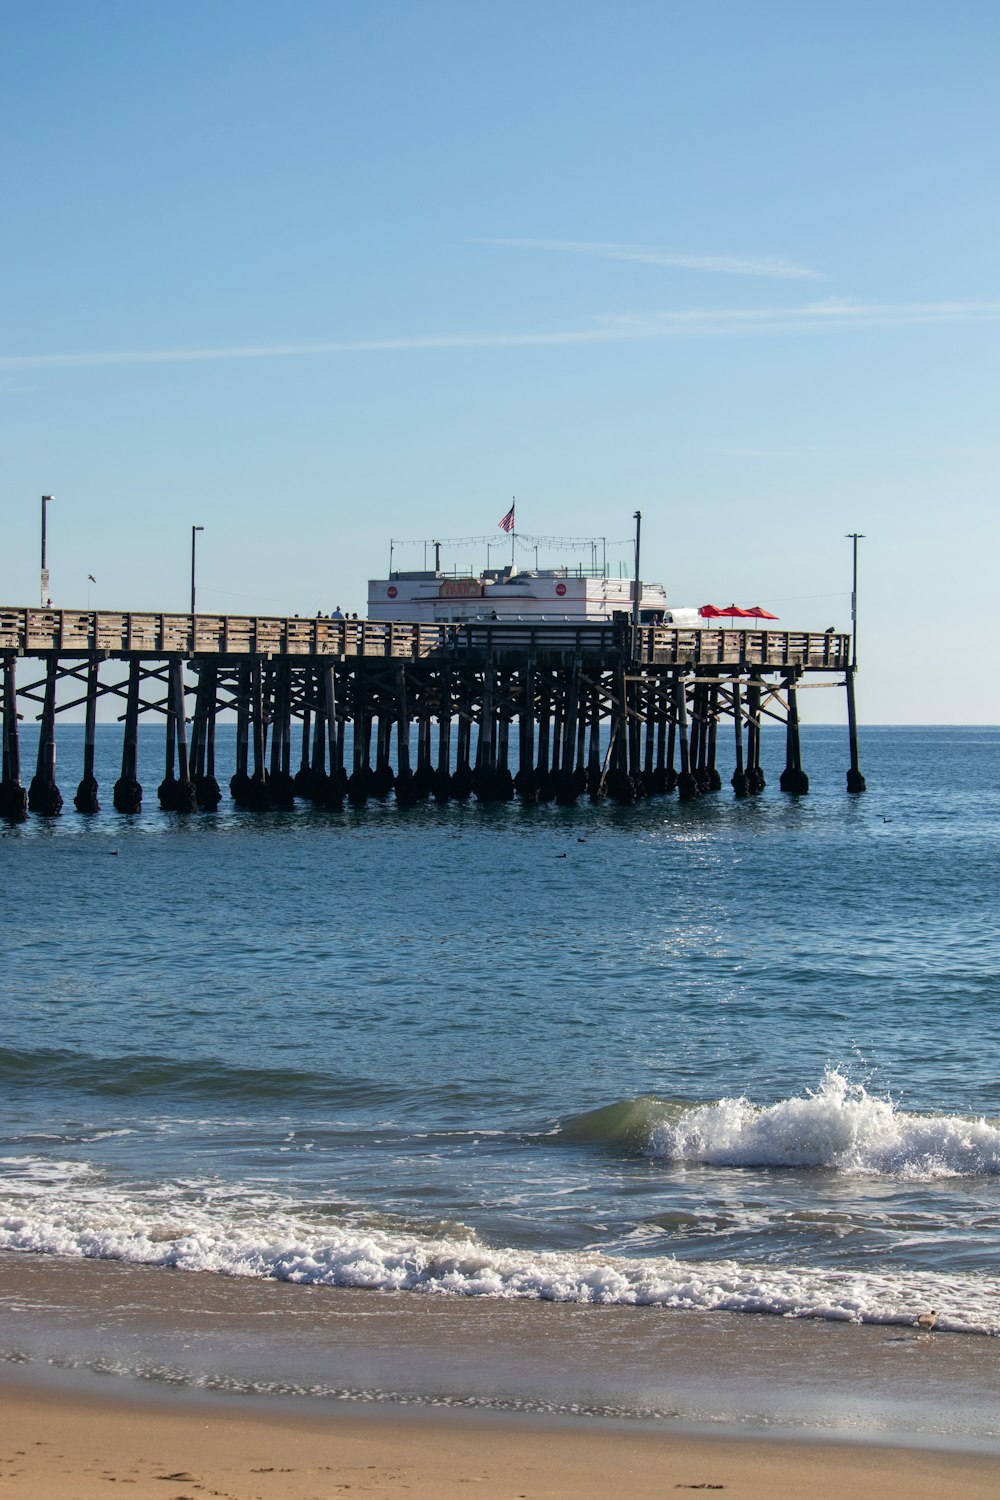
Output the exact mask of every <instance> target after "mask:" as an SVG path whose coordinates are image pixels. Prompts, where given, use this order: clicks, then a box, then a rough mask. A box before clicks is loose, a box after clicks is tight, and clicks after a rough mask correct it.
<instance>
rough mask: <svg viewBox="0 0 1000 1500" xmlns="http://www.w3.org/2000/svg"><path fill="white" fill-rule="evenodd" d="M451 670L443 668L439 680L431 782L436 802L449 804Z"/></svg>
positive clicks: (447, 667)
mask: <svg viewBox="0 0 1000 1500" xmlns="http://www.w3.org/2000/svg"><path fill="white" fill-rule="evenodd" d="M451 716H452V702H451V668H450V666H448V665H447V664H445V666H443V667H442V669H441V673H440V676H439V678H438V704H437V721H438V748H437V766H436V768H435V771H434V775H433V777H432V780H431V791H432V792H433V794H434V800H435V801H436V802H447V801H448V798H449V797H450V796H451Z"/></svg>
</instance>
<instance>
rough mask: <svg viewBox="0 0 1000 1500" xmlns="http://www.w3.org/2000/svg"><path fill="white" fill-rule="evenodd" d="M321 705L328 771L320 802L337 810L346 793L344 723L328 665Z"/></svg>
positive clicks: (333, 678) (324, 674)
mask: <svg viewBox="0 0 1000 1500" xmlns="http://www.w3.org/2000/svg"><path fill="white" fill-rule="evenodd" d="M322 703H323V714H322V717H323V722H324V723H325V725H326V750H327V757H328V759H329V762H330V769H329V772H328V774H327V782H326V786H325V787H324V789H323V796H322V799H321V800H322V802H323V805H324V807H338V808H339V807H341V806H342V805H343V801H344V797H345V795H346V793H347V777H346V775H345V774H344V721H343V719H341V718H340V717H339V715H338V712H337V673H336V671H335V669H334V668H333V666H332V665H329V664H328V665H327V666H325V667H324V668H323V677H322Z"/></svg>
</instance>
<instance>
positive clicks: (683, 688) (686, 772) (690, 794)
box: [674, 674, 698, 802]
mask: <svg viewBox="0 0 1000 1500" xmlns="http://www.w3.org/2000/svg"><path fill="white" fill-rule="evenodd" d="M674 718H675V720H676V722H677V737H678V739H679V740H680V756H681V769H680V774H679V776H678V777H677V794H678V796H679V797H680V799H681V801H682V802H693V801H694V799H695V798H696V797H697V796H698V778H697V777H696V776H695V774H694V771H693V769H692V766H691V743H690V740H689V739H688V712H687V684H686V683H685V681H684V678H683V677H681V676H680V674H678V675H677V676H676V677H675V678H674Z"/></svg>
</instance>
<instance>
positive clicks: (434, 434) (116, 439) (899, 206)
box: [0, 0, 1000, 722]
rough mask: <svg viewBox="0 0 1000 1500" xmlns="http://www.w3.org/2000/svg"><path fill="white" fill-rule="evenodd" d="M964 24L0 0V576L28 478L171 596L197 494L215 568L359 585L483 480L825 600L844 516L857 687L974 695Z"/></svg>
mask: <svg viewBox="0 0 1000 1500" xmlns="http://www.w3.org/2000/svg"><path fill="white" fill-rule="evenodd" d="M998 43H1000V10H998V8H997V7H996V5H995V4H987V3H957V4H954V3H953V4H948V5H945V4H943V3H942V4H920V3H908V4H896V3H888V0H887V3H881V4H878V3H875V4H872V3H869V4H865V5H862V4H856V3H850V0H849V3H844V4H837V5H833V4H827V5H819V4H816V5H813V4H804V3H798V4H769V3H746V4H735V3H712V0H706V3H701V4H693V3H692V4H686V3H678V4H671V3H667V0H663V3H627V0H626V3H616V4H614V5H612V4H610V3H599V4H598V3H588V0H577V3H575V4H564V3H541V4H539V3H535V4H523V3H519V0H513V3H505V4H503V5H500V4H494V3H490V0H483V3H481V4H469V3H439V0H426V3H419V0H412V3H409V4H403V3H387V0H381V3H380V0H369V3H366V4H361V3H355V4H346V3H334V0H328V3H324V4H314V3H307V0H289V3H287V4H285V5H282V6H281V7H278V6H276V5H273V4H261V3H254V0H250V3H247V0H243V3H240V4H238V5H237V4H233V3H229V0H215V3H211V4H193V3H189V0H173V3H171V4H157V3H149V4H143V5H136V4H134V3H127V4H126V3H106V0H94V3H93V4H89V5H86V6H82V5H78V4H75V3H73V4H71V3H68V0H59V3H54V0H37V3H35V4H34V5H32V6H30V7H14V6H12V5H11V6H8V7H7V8H6V16H5V22H4V47H3V51H2V55H0V114H2V119H3V139H4V151H3V152H2V159H0V191H2V202H3V204H4V209H5V213H4V219H5V232H4V235H3V237H2V241H0V287H2V293H0V295H2V300H3V318H2V326H0V412H2V422H3V432H2V448H0V452H2V459H0V503H2V507H3V517H4V522H3V524H4V539H5V546H4V547H3V549H2V550H0V598H2V600H3V601H4V602H10V603H24V602H34V601H35V599H36V596H37V573H38V509H39V505H38V497H39V496H40V495H41V494H42V493H44V492H52V493H54V494H55V496H56V500H55V502H54V503H53V506H52V508H51V510H50V532H49V535H50V544H49V563H50V568H51V572H52V593H53V597H54V599H55V601H56V602H57V603H60V604H63V605H65V606H67V607H72V606H77V605H80V606H82V605H85V604H86V602H87V597H88V581H87V575H88V573H93V574H94V575H95V577H96V578H97V580H98V583H97V585H96V586H95V585H90V586H89V593H90V597H91V602H93V603H95V604H100V605H102V606H106V607H108V608H129V607H131V608H164V609H172V608H184V607H185V601H186V598H187V589H188V567H189V549H190V527H191V525H192V524H195V523H197V524H200V525H203V526H204V527H205V531H204V533H203V535H202V536H201V538H200V540H199V604H200V605H201V606H202V607H203V608H204V609H206V610H210V609H211V610H218V611H224V610H230V611H244V610H258V611H260V612H279V611H281V612H285V611H287V612H289V613H293V612H296V611H297V612H299V613H302V614H306V613H314V612H315V611H316V609H318V608H322V609H324V610H329V609H332V607H333V606H334V604H336V603H341V604H343V605H344V606H345V607H346V608H352V609H353V608H362V607H363V603H364V597H365V580H366V579H367V578H368V577H369V576H375V575H378V574H380V573H382V572H383V571H384V569H385V566H386V563H387V558H388V542H389V538H390V537H397V538H421V537H446V538H447V537H461V536H469V535H485V534H491V533H495V534H496V536H497V538H498V539H499V538H500V533H498V532H496V523H497V520H498V519H499V517H500V516H501V515H502V514H503V512H504V511H505V509H506V508H507V506H508V505H509V503H510V497H511V496H512V495H516V496H517V502H518V527H519V530H522V531H524V532H527V533H541V534H571V535H579V536H590V535H599V536H600V535H603V536H607V537H608V538H610V539H612V540H617V539H622V538H626V537H628V536H629V535H630V534H631V530H632V513H633V511H634V510H635V509H636V508H637V507H639V508H641V509H642V511H643V556H644V568H643V571H644V573H646V574H647V576H649V577H656V578H659V579H661V580H662V581H664V582H665V584H666V585H667V589H668V593H669V595H670V597H671V599H672V600H673V601H674V602H676V603H678V604H701V603H704V602H707V601H714V602H717V603H727V602H729V600H730V599H736V600H737V601H740V602H743V603H760V604H764V605H766V606H767V607H769V608H771V609H773V610H774V611H775V612H776V613H778V614H780V616H781V618H782V621H783V623H787V624H788V625H790V626H813V627H817V628H819V629H823V628H824V627H825V626H826V625H828V624H831V623H835V624H836V625H838V626H840V627H845V628H846V627H847V625H848V624H849V597H848V591H849V587H850V544H849V543H848V542H847V541H846V540H845V533H846V532H849V531H853V530H858V531H861V532H864V533H865V541H864V542H863V543H862V553H861V565H862V572H861V582H862V593H861V610H862V615H861V625H862V634H861V637H860V640H861V659H862V673H861V680H860V684H859V688H860V699H861V707H862V713H863V715H864V716H865V717H867V718H868V719H869V720H871V721H876V722H940V721H945V722H947V721H949V720H950V721H964V720H971V721H980V722H981V721H987V722H997V721H998V718H1000V688H998V685H997V675H996V673H995V671H993V672H991V675H990V680H989V681H987V682H985V683H981V682H980V680H979V674H980V673H981V672H983V671H984V668H983V666H982V665H981V659H977V655H976V651H975V649H973V650H970V651H969V652H963V653H956V650H955V642H954V636H953V633H952V632H953V630H955V629H961V631H962V632H963V633H966V632H967V633H969V634H970V635H971V637H972V639H973V640H975V639H976V638H977V635H978V636H979V638H981V639H982V638H985V636H986V633H987V632H989V631H990V630H991V629H992V627H993V618H992V615H993V610H992V608H991V604H992V601H993V598H994V597H995V594H996V588H995V583H994V577H993V574H994V566H995V564H994V559H995V557H996V555H997V552H998V550H1000V546H998V544H1000V536H998V531H1000V524H998V520H997V515H998V511H1000V507H998V504H997V494H998V488H1000V484H998V481H1000V436H998V431H997V412H998V410H1000V400H998V397H1000V361H998V357H997V338H998V333H1000V264H998V245H1000V232H998V231H1000V215H998V193H1000V190H998V183H1000V159H998V158H1000V129H998V126H1000V119H998V115H1000V108H998V104H997V95H998V91H997V88H996V59H997V56H998V52H1000V48H998ZM471 550H472V551H474V550H475V549H471ZM469 553H470V549H469V548H464V549H458V552H457V557H458V558H459V559H460V560H462V561H465V560H467V558H468V555H469ZM446 560H447V558H446ZM414 561H415V563H416V565H419V562H420V556H419V555H418V554H416V553H415V554H414ZM941 626H947V627H948V628H947V630H944V629H941V628H940V627H941ZM917 627H919V628H917ZM915 630H916V636H915V639H916V641H917V642H918V643H919V649H914V647H913V645H912V644H911V642H912V641H913V639H914V631H915ZM928 680H932V681H933V683H934V686H933V689H929V688H928V685H927V684H928ZM840 698H841V695H840V694H836V695H834V694H820V693H817V694H813V695H810V713H811V715H812V716H813V717H816V718H828V717H833V718H836V717H839V715H840V713H841V710H842V705H841V702H840Z"/></svg>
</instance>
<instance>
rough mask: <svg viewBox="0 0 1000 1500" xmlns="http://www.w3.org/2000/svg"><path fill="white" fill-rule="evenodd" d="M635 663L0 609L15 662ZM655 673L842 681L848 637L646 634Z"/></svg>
mask: <svg viewBox="0 0 1000 1500" xmlns="http://www.w3.org/2000/svg"><path fill="white" fill-rule="evenodd" d="M623 651H624V652H626V653H627V654H628V655H629V657H631V631H630V630H629V627H628V626H627V625H624V624H617V623H616V624H602V623H598V624H587V623H579V624H576V623H573V622H569V621H567V622H565V623H564V622H549V623H544V622H543V623H540V624H528V623H518V622H509V623H508V622H505V621H502V620H500V621H485V622H476V623H474V624H458V623H453V622H443V621H442V622H438V623H435V624H429V625H428V624H419V625H415V624H405V623H398V622H388V621H384V620H332V619H328V618H326V617H324V616H322V615H318V616H316V617H315V618H312V617H310V616H305V617H301V616H299V615H294V616H291V617H287V616H261V615H202V614H197V615H193V616H192V615H180V614H146V613H142V614H138V613H134V612H128V613H116V612H113V611H109V610H68V609H16V608H12V609H5V608H0V652H13V653H15V654H17V655H18V656H41V655H46V654H48V653H50V652H55V653H57V654H58V655H60V656H80V657H87V656H93V655H98V656H108V657H120V658H122V657H128V656H133V655H139V656H146V657H153V658H156V657H168V656H183V657H195V656H223V657H225V656H263V657H275V656H312V657H328V658H329V657H334V658H348V657H359V656H361V657H396V658H401V659H404V660H411V661H412V660H415V659H419V658H422V657H429V656H437V655H439V654H441V653H447V654H449V655H452V654H458V655H464V654H467V655H469V656H474V657H479V656H486V657H497V656H503V655H505V654H507V653H516V654H518V655H524V654H525V653H531V654H534V655H537V656H538V657H539V658H546V657H553V656H560V657H562V658H563V659H564V660H565V659H572V658H574V657H580V658H587V657H590V658H593V657H603V658H607V657H610V656H618V655H619V654H620V653H621V652H623ZM635 659H636V660H637V661H639V662H640V663H645V664H649V665H656V666H660V665H662V666H674V665H677V666H699V665H703V666H732V667H746V666H760V667H763V668H765V669H767V668H774V669H778V668H781V667H786V666H797V667H802V668H803V669H805V670H808V671H831V672H842V671H844V670H845V669H846V668H847V667H848V665H849V664H850V636H849V635H846V634H839V633H836V632H833V631H825V632H823V633H822V634H820V633H819V632H816V631H796V630H718V629H695V630H681V629H677V628H675V627H673V626H664V625H647V626H643V627H642V629H641V630H640V632H639V640H638V642H637V649H636V658H635Z"/></svg>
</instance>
